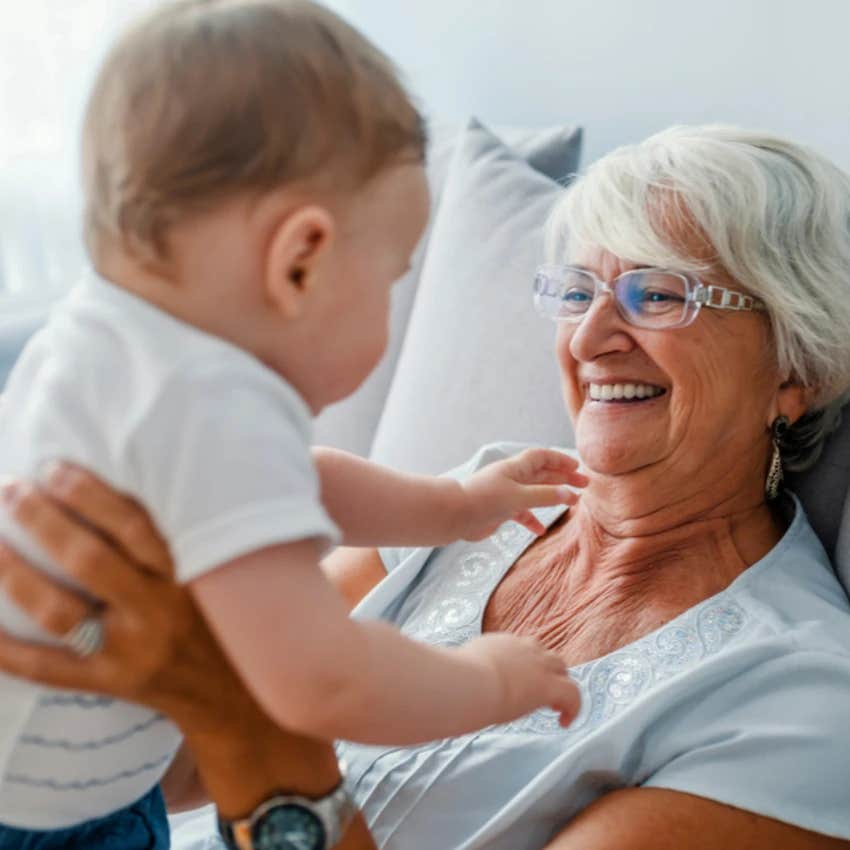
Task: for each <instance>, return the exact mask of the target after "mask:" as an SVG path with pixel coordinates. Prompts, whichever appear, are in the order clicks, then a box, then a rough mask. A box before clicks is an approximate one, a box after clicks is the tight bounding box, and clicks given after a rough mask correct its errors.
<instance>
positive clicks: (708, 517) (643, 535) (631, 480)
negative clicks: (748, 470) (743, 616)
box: [569, 473, 783, 604]
mask: <svg viewBox="0 0 850 850" xmlns="http://www.w3.org/2000/svg"><path fill="white" fill-rule="evenodd" d="M569 525H570V526H572V529H571V532H570V534H569V538H570V539H572V540H573V541H576V542H578V543H579V549H580V551H581V555H580V557H578V558H577V559H576V562H575V566H576V568H577V569H578V570H582V571H583V572H584V575H583V576H581V577H579V576H575V577H576V578H579V580H580V581H581V582H582V583H584V582H587V583H589V584H590V585H591V586H594V585H597V584H598V585H600V586H601V585H605V586H607V587H608V589H609V591H610V588H611V586H612V582H613V584H614V585H615V586H618V587H620V588H621V590H622V592H623V593H624V594H630V593H635V592H637V591H641V592H642V593H644V594H646V596H647V597H648V598H653V597H655V596H656V595H657V594H659V593H661V594H662V595H664V592H663V591H662V588H664V589H666V592H667V593H672V594H673V595H674V596H675V595H676V594H682V595H683V596H684V597H687V598H685V599H684V600H683V601H685V602H688V603H690V604H693V603H692V602H691V598H692V597H693V598H694V599H697V600H698V599H702V598H706V597H707V596H711V595H713V594H714V593H717V592H719V591H720V590H721V589H723V588H724V587H726V586H728V584H730V583H731V582H732V581H734V579H735V578H736V577H737V576H738V575H740V574H741V573H742V572H743V571H744V570H745V569H746V568H747V567H749V566H750V565H752V564H754V563H755V562H756V561H758V560H759V559H760V558H762V557H763V556H764V555H765V554H767V552H768V551H769V550H770V549H771V548H772V547H773V546H774V545H775V544H776V543H777V541H778V540H779V538H780V537H781V536H782V532H783V529H782V527H781V524H780V523H779V521H778V520H777V519H776V517H775V516H774V514H773V512H772V511H771V510H770V508H769V507H768V505H767V503H766V502H765V500H764V495H763V491H762V490H761V486H760V484H759V479H758V477H752V476H750V477H749V478H748V481H744V480H741V479H740V478H738V480H735V479H733V478H732V477H731V475H728V474H723V473H719V474H718V475H716V476H715V479H714V480H713V481H711V482H704V483H703V485H702V486H699V487H696V486H694V485H693V483H692V482H679V483H678V485H676V486H673V485H671V483H669V481H668V482H659V481H658V480H657V479H654V477H653V476H647V475H641V474H640V473H636V474H634V475H625V476H622V475H618V476H600V475H593V474H591V483H590V485H589V486H588V488H587V489H586V491H585V492H584V493H583V494H582V497H581V500H580V502H579V505H578V506H577V508H576V509H575V510H574V511H573V517H572V519H571V521H570V523H569Z"/></svg>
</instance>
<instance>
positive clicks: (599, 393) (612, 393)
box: [588, 384, 664, 401]
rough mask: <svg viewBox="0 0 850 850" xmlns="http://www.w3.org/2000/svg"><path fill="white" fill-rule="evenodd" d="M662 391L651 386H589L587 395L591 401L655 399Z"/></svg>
mask: <svg viewBox="0 0 850 850" xmlns="http://www.w3.org/2000/svg"><path fill="white" fill-rule="evenodd" d="M663 392H664V390H663V389H662V388H661V387H655V386H653V385H652V384H590V390H589V393H588V394H589V395H590V398H591V399H593V401H617V400H618V399H627V400H631V399H636V398H637V399H642V398H655V396H657V395H661V394H662V393H663Z"/></svg>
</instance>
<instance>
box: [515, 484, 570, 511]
mask: <svg viewBox="0 0 850 850" xmlns="http://www.w3.org/2000/svg"><path fill="white" fill-rule="evenodd" d="M577 501H578V493H576V492H574V491H573V490H571V489H570V488H569V487H566V486H556V487H553V486H551V485H540V484H536V485H530V486H527V487H523V488H522V498H521V502H522V503H523V509H527V508H546V507H550V506H551V505H574V504H575V503H576V502H577Z"/></svg>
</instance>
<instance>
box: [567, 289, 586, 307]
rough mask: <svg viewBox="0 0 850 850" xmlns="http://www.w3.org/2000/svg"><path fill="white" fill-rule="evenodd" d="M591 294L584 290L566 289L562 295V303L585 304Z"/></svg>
mask: <svg viewBox="0 0 850 850" xmlns="http://www.w3.org/2000/svg"><path fill="white" fill-rule="evenodd" d="M591 297H592V296H591V294H590V293H589V292H587V291H586V290H584V289H568V290H567V291H566V292H565V293H564V298H563V300H564V301H570V302H572V303H573V304H586V303H587V302H588V301H590V299H591Z"/></svg>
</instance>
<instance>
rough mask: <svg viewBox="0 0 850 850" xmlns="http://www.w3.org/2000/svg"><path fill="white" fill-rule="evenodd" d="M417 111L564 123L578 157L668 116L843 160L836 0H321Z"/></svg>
mask: <svg viewBox="0 0 850 850" xmlns="http://www.w3.org/2000/svg"><path fill="white" fill-rule="evenodd" d="M328 4H329V5H330V6H332V7H333V8H335V9H337V10H338V11H339V12H341V13H342V14H344V15H345V16H346V17H348V18H349V20H351V21H352V22H353V23H354V24H356V25H357V26H359V27H360V28H361V29H363V30H364V31H365V32H366V33H367V34H368V35H370V36H371V37H372V38H373V39H374V40H375V41H376V42H377V43H378V44H379V45H381V46H382V47H383V48H384V49H385V50H386V51H387V52H388V53H390V54H391V55H392V56H393V58H394V59H396V61H397V62H398V63H399V64H400V65H401V66H402V68H403V69H404V70H405V71H406V72H407V74H408V76H409V79H410V81H411V83H412V85H413V87H414V89H415V90H416V91H417V92H418V93H419V94H420V96H421V97H422V98H423V100H424V102H425V105H426V108H427V109H428V111H429V112H434V113H437V114H438V115H440V116H445V117H449V118H451V117H463V116H465V115H467V114H469V113H476V114H477V115H479V116H480V117H481V118H483V119H484V120H485V121H488V122H491V123H494V124H495V123H509V124H510V123H527V124H532V125H537V124H546V123H552V122H559V121H565V122H573V121H575V122H578V123H581V124H583V125H584V127H585V128H586V135H585V143H586V148H585V151H586V161H587V160H588V158H595V157H596V156H598V155H599V154H601V153H604V152H605V151H607V150H609V149H610V148H611V147H613V146H615V145H617V144H619V143H622V142H628V141H637V140H639V139H641V138H643V137H645V136H646V135H648V134H649V133H651V132H652V131H654V130H656V129H660V128H662V127H665V126H667V125H669V124H672V123H696V122H706V121H723V122H731V123H738V124H742V125H746V126H748V127H752V128H760V129H768V130H772V131H775V132H779V133H783V134H785V135H788V136H791V137H793V138H795V139H797V140H800V141H805V142H808V143H809V144H812V145H814V146H815V147H817V148H818V149H820V150H821V151H822V152H824V153H826V154H827V155H829V156H831V157H833V158H834V159H835V160H836V161H838V162H839V163H840V164H842V165H843V166H844V167H845V168H850V49H848V38H850V2H848V0H808V2H806V0H707V2H696V1H695V0H425V2H410V0H406V1H405V0H328Z"/></svg>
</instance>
